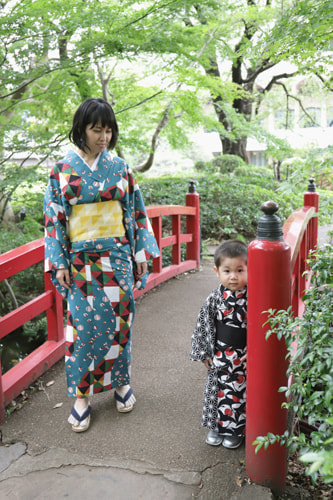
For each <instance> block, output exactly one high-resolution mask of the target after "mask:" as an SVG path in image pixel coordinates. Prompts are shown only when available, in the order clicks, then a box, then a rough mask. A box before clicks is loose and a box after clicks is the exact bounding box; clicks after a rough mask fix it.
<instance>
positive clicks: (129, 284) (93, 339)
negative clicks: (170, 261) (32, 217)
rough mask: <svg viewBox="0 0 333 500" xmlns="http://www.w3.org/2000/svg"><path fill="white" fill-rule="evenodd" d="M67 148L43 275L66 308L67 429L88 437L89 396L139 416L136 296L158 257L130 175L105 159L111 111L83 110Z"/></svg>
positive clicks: (112, 132) (98, 103)
mask: <svg viewBox="0 0 333 500" xmlns="http://www.w3.org/2000/svg"><path fill="white" fill-rule="evenodd" d="M69 138H70V140H71V141H72V143H74V144H75V145H76V146H77V148H78V149H77V150H76V151H69V152H68V154H67V155H66V156H65V158H64V159H63V160H61V161H60V162H58V163H56V165H55V166H54V167H53V169H52V171H51V174H50V179H49V183H48V187H47V190H46V194H45V199H44V217H45V271H46V272H50V273H51V278H52V281H53V283H54V285H55V287H56V289H57V290H58V292H59V293H60V294H61V295H62V296H63V297H64V298H67V305H68V316H67V328H66V352H65V366H66V376H67V387H68V395H69V396H70V397H72V398H75V403H74V405H73V408H72V410H71V414H70V416H69V418H68V421H69V423H70V424H71V425H72V429H73V431H75V432H83V431H85V430H87V429H88V428H89V425H90V413H91V407H90V404H89V402H88V397H89V396H91V395H93V394H97V393H99V392H104V391H108V390H110V389H113V388H115V389H116V390H115V399H116V407H117V410H118V411H119V412H129V411H131V410H132V409H133V406H134V404H135V401H136V400H135V397H134V394H133V391H132V389H131V387H130V374H131V335H132V325H133V319H134V312H135V307H134V298H133V288H134V286H136V287H138V288H140V287H141V288H143V287H144V286H145V281H146V274H147V260H148V259H150V258H154V257H157V256H159V250H158V246H157V243H156V240H155V238H154V236H153V234H152V231H151V226H150V222H149V219H148V217H147V214H146V210H145V207H144V203H143V200H142V197H141V194H140V190H139V187H138V184H137V182H136V179H135V177H134V176H133V173H132V171H131V169H130V168H129V166H128V165H127V164H126V162H125V161H124V160H122V159H121V158H118V157H116V156H113V155H111V154H110V153H109V152H108V150H109V149H112V148H114V147H115V145H116V142H117V138H118V126H117V122H116V119H115V116H114V112H113V110H112V108H111V106H110V105H109V103H107V102H106V101H104V100H103V99H99V98H98V99H87V100H86V101H84V102H83V103H82V104H81V105H80V106H79V108H78V109H77V111H76V113H75V115H74V119H73V126H72V129H71V131H70V134H69Z"/></svg>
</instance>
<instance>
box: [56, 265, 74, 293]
mask: <svg viewBox="0 0 333 500" xmlns="http://www.w3.org/2000/svg"><path fill="white" fill-rule="evenodd" d="M56 278H57V280H58V281H59V284H60V285H61V286H63V287H64V288H67V290H69V289H70V287H71V278H70V275H69V270H68V269H58V271H57V274H56Z"/></svg>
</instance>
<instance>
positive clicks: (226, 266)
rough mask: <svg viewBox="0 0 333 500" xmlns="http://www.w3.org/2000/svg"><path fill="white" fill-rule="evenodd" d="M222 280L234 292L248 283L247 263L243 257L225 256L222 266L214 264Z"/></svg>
mask: <svg viewBox="0 0 333 500" xmlns="http://www.w3.org/2000/svg"><path fill="white" fill-rule="evenodd" d="M214 271H215V272H216V274H217V277H218V278H219V280H220V282H221V283H222V285H223V286H224V287H225V288H229V290H231V291H232V292H235V291H236V290H240V289H241V288H243V287H244V286H245V285H246V284H247V264H246V261H245V259H244V258H243V257H234V258H230V257H225V258H224V259H223V260H222V262H221V264H220V266H219V267H218V268H217V267H216V266H214Z"/></svg>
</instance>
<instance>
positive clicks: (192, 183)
mask: <svg viewBox="0 0 333 500" xmlns="http://www.w3.org/2000/svg"><path fill="white" fill-rule="evenodd" d="M188 192H189V193H196V189H195V181H190V182H189V187H188Z"/></svg>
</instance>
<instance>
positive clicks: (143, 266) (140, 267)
mask: <svg viewBox="0 0 333 500" xmlns="http://www.w3.org/2000/svg"><path fill="white" fill-rule="evenodd" d="M147 271H148V264H147V262H137V263H136V272H137V275H138V278H142V276H144V275H145V274H146V272H147Z"/></svg>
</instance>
